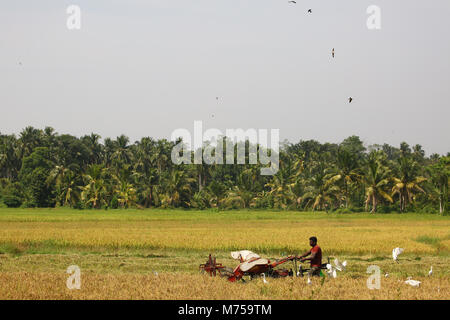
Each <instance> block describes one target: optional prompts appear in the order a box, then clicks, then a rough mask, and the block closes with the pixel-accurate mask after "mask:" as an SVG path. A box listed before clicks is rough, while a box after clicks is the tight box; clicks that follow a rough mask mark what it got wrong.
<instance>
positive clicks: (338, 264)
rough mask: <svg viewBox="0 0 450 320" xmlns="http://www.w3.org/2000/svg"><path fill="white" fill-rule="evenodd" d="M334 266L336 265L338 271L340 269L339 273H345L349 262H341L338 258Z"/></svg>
mask: <svg viewBox="0 0 450 320" xmlns="http://www.w3.org/2000/svg"><path fill="white" fill-rule="evenodd" d="M334 264H335V265H336V269H338V270H339V271H343V270H345V267H346V266H347V261H344V262H342V263H341V262H340V261H339V260H338V259H337V258H336V259H334Z"/></svg>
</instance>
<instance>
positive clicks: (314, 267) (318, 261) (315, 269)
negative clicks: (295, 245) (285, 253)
mask: <svg viewBox="0 0 450 320" xmlns="http://www.w3.org/2000/svg"><path fill="white" fill-rule="evenodd" d="M309 245H310V246H311V247H312V248H311V250H309V251H307V252H305V253H304V254H303V255H301V256H300V258H301V259H300V261H301V262H303V261H306V260H310V262H311V269H309V272H308V275H309V276H320V267H321V266H322V249H320V247H319V246H318V245H317V238H316V237H311V238H309ZM309 255H311V257H309V258H305V257H306V256H309Z"/></svg>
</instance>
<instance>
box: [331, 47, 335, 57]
mask: <svg viewBox="0 0 450 320" xmlns="http://www.w3.org/2000/svg"><path fill="white" fill-rule="evenodd" d="M331 56H332V57H333V58H334V48H333V50H331Z"/></svg>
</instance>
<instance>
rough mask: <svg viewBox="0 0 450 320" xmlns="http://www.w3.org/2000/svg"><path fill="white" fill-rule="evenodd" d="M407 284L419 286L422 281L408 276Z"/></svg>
mask: <svg viewBox="0 0 450 320" xmlns="http://www.w3.org/2000/svg"><path fill="white" fill-rule="evenodd" d="M405 283H406V284H409V285H410V286H412V287H416V288H418V287H419V286H420V283H421V282H420V281H417V280H412V279H411V278H408V280H406V281H405Z"/></svg>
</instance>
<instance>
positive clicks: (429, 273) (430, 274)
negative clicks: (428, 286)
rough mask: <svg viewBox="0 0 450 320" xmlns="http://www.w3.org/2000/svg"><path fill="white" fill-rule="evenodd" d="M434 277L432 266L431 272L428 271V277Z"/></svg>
mask: <svg viewBox="0 0 450 320" xmlns="http://www.w3.org/2000/svg"><path fill="white" fill-rule="evenodd" d="M432 275H433V266H431V269H430V271H428V276H429V277H431V276H432Z"/></svg>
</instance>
